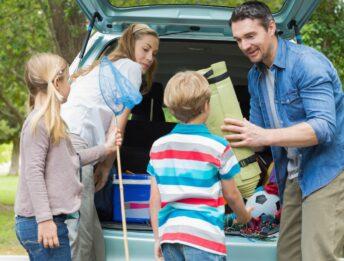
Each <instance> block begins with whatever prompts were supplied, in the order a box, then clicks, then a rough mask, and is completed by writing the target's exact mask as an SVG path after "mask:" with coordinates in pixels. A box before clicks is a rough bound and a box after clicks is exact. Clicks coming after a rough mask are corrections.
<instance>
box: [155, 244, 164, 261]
mask: <svg viewBox="0 0 344 261" xmlns="http://www.w3.org/2000/svg"><path fill="white" fill-rule="evenodd" d="M154 257H155V260H156V261H161V260H164V258H163V256H162V251H161V246H160V242H158V241H155V243H154Z"/></svg>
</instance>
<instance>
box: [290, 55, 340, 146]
mask: <svg viewBox="0 0 344 261" xmlns="http://www.w3.org/2000/svg"><path fill="white" fill-rule="evenodd" d="M298 64H299V66H300V67H299V66H297V68H298V69H297V70H294V71H295V74H294V75H295V76H296V77H295V80H296V81H297V82H296V84H297V86H298V88H299V90H300V97H301V99H302V103H303V106H304V110H305V113H306V122H307V123H308V124H309V125H310V126H311V127H312V128H313V130H314V132H315V135H316V137H317V140H318V143H319V144H327V143H331V142H332V141H333V138H334V135H335V132H336V108H335V99H334V94H333V82H332V79H331V71H332V70H333V68H332V67H331V64H330V63H329V62H327V61H326V60H324V59H320V58H318V57H316V56H314V55H313V56H307V57H306V56H301V57H300V60H299V62H298ZM300 68H301V69H300Z"/></svg>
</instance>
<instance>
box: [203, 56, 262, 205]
mask: <svg viewBox="0 0 344 261" xmlns="http://www.w3.org/2000/svg"><path fill="white" fill-rule="evenodd" d="M198 72H200V73H201V74H203V75H204V76H205V78H206V79H207V80H208V82H209V84H210V88H211V91H212V94H211V99H210V115H209V118H208V120H207V122H206V124H207V126H208V128H209V130H210V131H211V132H212V133H214V134H216V135H219V136H223V135H224V134H226V133H223V132H222V131H221V128H220V127H221V125H223V119H224V118H225V117H229V118H235V119H240V120H242V119H243V115H242V112H241V109H240V105H239V102H238V98H237V96H236V94H235V91H234V88H233V84H232V81H231V79H230V77H229V74H228V71H227V67H226V63H225V62H218V63H214V64H212V65H211V66H210V67H209V68H206V69H202V70H199V71H198ZM233 151H234V154H235V156H236V157H237V159H238V161H239V164H240V166H241V172H240V174H238V175H236V176H235V181H236V184H237V187H238V189H239V190H240V192H241V194H242V196H243V197H244V198H248V197H250V196H251V195H252V194H253V193H254V190H255V188H256V186H257V184H258V182H259V178H260V173H261V171H260V168H259V165H258V163H257V161H256V156H255V153H254V152H253V151H252V150H251V149H250V148H233Z"/></svg>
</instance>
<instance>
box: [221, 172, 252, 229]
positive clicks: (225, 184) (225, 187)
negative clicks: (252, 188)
mask: <svg viewBox="0 0 344 261" xmlns="http://www.w3.org/2000/svg"><path fill="white" fill-rule="evenodd" d="M221 185H222V193H223V197H224V198H225V199H226V201H227V203H228V205H229V206H230V208H231V209H232V210H233V211H234V213H235V214H236V215H237V216H238V219H237V220H238V222H239V223H242V224H246V223H248V222H249V221H250V219H251V213H250V211H247V209H246V207H245V204H244V200H243V199H242V196H241V194H240V191H239V190H238V188H237V186H236V184H235V180H234V179H233V178H232V179H229V180H221Z"/></svg>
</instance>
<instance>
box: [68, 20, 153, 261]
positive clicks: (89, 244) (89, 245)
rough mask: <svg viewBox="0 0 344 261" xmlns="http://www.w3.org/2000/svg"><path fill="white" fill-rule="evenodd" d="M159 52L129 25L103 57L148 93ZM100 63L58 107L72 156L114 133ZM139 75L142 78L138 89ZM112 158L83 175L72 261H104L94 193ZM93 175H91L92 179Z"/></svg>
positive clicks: (140, 28) (146, 32)
mask: <svg viewBox="0 0 344 261" xmlns="http://www.w3.org/2000/svg"><path fill="white" fill-rule="evenodd" d="M158 47H159V38H158V34H157V33H156V32H155V31H154V30H152V29H151V28H149V27H148V26H147V25H145V24H132V25H130V26H129V27H128V28H127V29H126V30H125V31H124V32H123V35H122V36H121V37H120V38H119V39H118V45H117V47H116V48H115V50H114V51H112V52H111V53H110V54H109V55H108V59H109V60H110V61H111V62H112V63H113V65H114V67H115V68H116V69H117V70H118V71H119V72H120V73H121V74H122V75H123V76H124V77H125V78H127V79H128V80H129V81H130V82H131V84H132V85H133V86H134V87H135V88H137V89H138V90H140V92H141V93H147V92H148V91H149V88H150V86H151V83H152V76H153V72H154V71H155V68H156V65H157V61H156V54H157V51H158ZM99 63H100V62H99V61H95V62H94V63H93V64H92V65H91V66H90V67H88V68H86V69H82V70H80V71H78V72H77V73H76V74H75V75H73V78H74V82H73V83H72V89H71V93H70V98H69V100H68V102H67V103H66V104H64V106H63V107H62V117H63V119H64V120H65V122H66V123H67V125H68V127H69V130H70V132H71V133H73V135H74V138H73V139H72V143H73V145H74V147H75V149H76V150H79V149H82V148H87V147H90V146H95V145H97V144H102V143H103V142H104V140H105V139H106V134H107V133H108V132H109V131H110V130H111V129H112V128H115V125H114V114H113V112H112V111H111V109H110V108H109V107H108V106H107V104H106V103H105V101H104V99H103V97H102V93H101V91H100V86H99V67H100V66H99ZM142 75H145V81H144V84H142V82H143V81H142ZM129 114H130V110H129V109H125V111H124V112H123V113H122V114H121V115H120V116H118V117H117V120H118V127H119V129H120V130H121V131H122V132H123V131H124V128H125V125H126V123H127V120H128V116H129ZM114 159H115V154H112V155H110V156H108V157H106V158H103V159H102V160H100V161H99V162H98V164H97V165H96V167H94V165H87V166H85V167H83V169H82V183H83V185H84V187H85V188H84V192H83V198H82V205H81V208H80V220H79V221H78V219H74V220H70V221H69V222H68V229H69V236H70V242H71V248H72V257H73V260H83V261H84V260H105V247H104V239H103V234H102V229H101V225H100V222H99V219H98V215H97V212H96V209H95V206H94V192H96V191H99V190H100V189H101V188H102V187H104V185H105V183H106V181H107V179H108V175H109V172H110V170H111V168H112V165H113V162H114ZM93 173H94V174H93Z"/></svg>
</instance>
